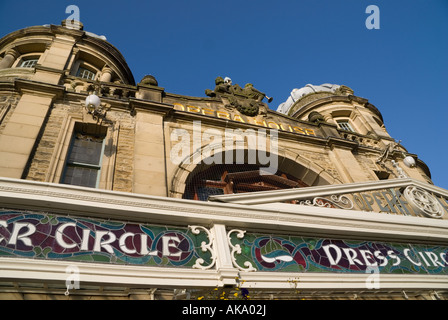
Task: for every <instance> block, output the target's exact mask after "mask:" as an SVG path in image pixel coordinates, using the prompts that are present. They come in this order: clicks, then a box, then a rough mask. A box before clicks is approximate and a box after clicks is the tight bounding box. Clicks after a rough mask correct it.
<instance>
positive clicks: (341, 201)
mask: <svg viewBox="0 0 448 320" xmlns="http://www.w3.org/2000/svg"><path fill="white" fill-rule="evenodd" d="M299 205H305V206H315V207H321V208H332V207H333V206H335V207H337V208H340V209H346V210H351V209H353V207H354V205H353V202H352V201H351V200H350V199H349V198H348V197H347V196H344V195H342V196H337V195H332V196H330V199H327V198H323V197H316V198H314V199H313V201H310V200H304V201H300V202H299Z"/></svg>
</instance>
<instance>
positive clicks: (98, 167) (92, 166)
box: [60, 125, 107, 189]
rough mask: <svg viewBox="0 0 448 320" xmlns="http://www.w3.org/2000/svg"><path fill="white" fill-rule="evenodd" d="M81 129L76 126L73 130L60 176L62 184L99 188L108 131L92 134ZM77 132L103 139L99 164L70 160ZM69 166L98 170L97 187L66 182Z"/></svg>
mask: <svg viewBox="0 0 448 320" xmlns="http://www.w3.org/2000/svg"><path fill="white" fill-rule="evenodd" d="M80 131H81V130H79V128H78V129H77V128H76V125H75V128H74V129H73V131H72V137H71V140H70V146H69V148H68V150H67V153H66V160H65V164H64V168H63V170H62V174H61V178H60V183H61V184H65V185H71V186H78V187H85V188H95V189H98V188H99V186H100V181H101V173H102V169H103V158H104V153H105V148H106V137H107V133H106V134H96V135H95V134H91V133H88V132H87V133H84V132H80ZM77 134H84V135H86V136H93V137H96V138H101V139H102V145H101V153H100V158H99V160H98V164H97V165H95V164H89V163H83V162H76V161H73V162H71V161H70V156H71V154H72V152H73V148H74V146H75V140H76V135H77ZM68 168H87V169H93V170H96V171H97V177H96V182H95V187H89V186H80V185H75V184H70V183H65V182H64V181H65V178H66V175H67V170H68Z"/></svg>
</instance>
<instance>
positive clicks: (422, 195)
mask: <svg viewBox="0 0 448 320" xmlns="http://www.w3.org/2000/svg"><path fill="white" fill-rule="evenodd" d="M403 195H404V196H405V198H406V200H407V201H408V203H409V205H410V206H411V207H412V209H413V210H414V212H416V213H419V214H421V215H423V216H426V217H429V218H442V216H443V214H444V212H443V208H442V206H441V204H440V203H439V201H438V200H437V199H436V198H435V197H434V196H433V195H432V194H430V193H429V192H427V191H425V190H423V189H421V188H417V187H407V188H406V189H405V190H404V192H403Z"/></svg>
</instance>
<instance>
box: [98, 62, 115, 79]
mask: <svg viewBox="0 0 448 320" xmlns="http://www.w3.org/2000/svg"><path fill="white" fill-rule="evenodd" d="M101 73H102V74H101V78H100V81H101V82H111V81H112V73H113V71H112V69H111V68H109V67H107V66H105V67H104V68H103V70H101Z"/></svg>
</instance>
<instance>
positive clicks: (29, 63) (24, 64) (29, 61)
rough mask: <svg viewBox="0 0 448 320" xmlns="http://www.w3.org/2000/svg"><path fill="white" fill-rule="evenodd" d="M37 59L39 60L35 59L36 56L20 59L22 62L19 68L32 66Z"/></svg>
mask: <svg viewBox="0 0 448 320" xmlns="http://www.w3.org/2000/svg"><path fill="white" fill-rule="evenodd" d="M38 61H39V59H36V58H33V59H27V60H22V63H21V64H20V68H34V67H35V66H36V64H37V62H38Z"/></svg>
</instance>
